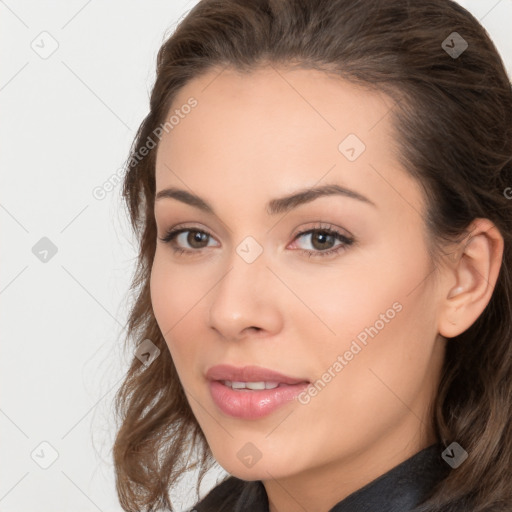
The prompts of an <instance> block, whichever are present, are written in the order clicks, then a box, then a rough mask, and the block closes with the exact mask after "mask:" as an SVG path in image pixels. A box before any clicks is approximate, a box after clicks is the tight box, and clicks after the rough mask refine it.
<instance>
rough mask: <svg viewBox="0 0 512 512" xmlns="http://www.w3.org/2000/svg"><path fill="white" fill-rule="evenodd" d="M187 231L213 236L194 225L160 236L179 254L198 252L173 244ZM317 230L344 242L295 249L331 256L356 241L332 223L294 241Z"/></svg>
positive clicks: (309, 232) (310, 231) (296, 237)
mask: <svg viewBox="0 0 512 512" xmlns="http://www.w3.org/2000/svg"><path fill="white" fill-rule="evenodd" d="M187 231H190V232H196V233H202V234H205V235H207V236H208V237H211V235H210V234H209V233H208V232H207V231H204V230H202V229H194V228H192V227H186V228H180V227H176V228H173V229H171V230H169V231H168V232H167V233H166V235H165V236H164V237H163V238H160V240H161V241H162V242H164V243H166V244H170V245H171V248H172V250H173V251H174V253H175V254H178V255H182V254H192V253H196V254H197V253H198V252H199V251H200V250H201V249H183V248H181V247H175V246H174V245H172V244H171V242H173V240H174V239H175V238H176V237H177V236H178V235H179V234H180V233H184V232H187ZM317 232H318V233H324V234H327V235H328V236H334V237H335V238H336V239H337V240H339V241H340V242H342V243H341V244H340V245H338V246H336V247H333V248H332V249H328V250H326V251H319V250H317V251H309V250H307V249H295V250H298V251H300V252H301V253H303V254H306V255H308V256H309V257H312V256H313V257H317V256H320V257H323V256H330V255H334V254H337V253H339V252H341V251H342V250H345V249H346V248H347V247H348V246H350V245H352V244H353V243H354V239H353V238H350V237H347V236H345V235H343V234H342V233H340V232H339V231H337V230H336V229H334V228H332V227H331V226H330V225H322V226H315V227H314V228H310V229H307V230H305V231H301V232H299V233H297V234H296V235H295V237H294V239H293V241H295V240H297V239H298V238H300V237H301V236H304V235H309V234H312V233H317Z"/></svg>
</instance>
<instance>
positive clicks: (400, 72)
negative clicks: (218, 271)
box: [113, 0, 512, 512]
mask: <svg viewBox="0 0 512 512" xmlns="http://www.w3.org/2000/svg"><path fill="white" fill-rule="evenodd" d="M453 32H458V33H459V34H460V35H461V36H462V37H463V38H464V40H465V41H467V43H468V48H467V49H466V50H465V51H464V52H463V53H462V54H461V55H460V56H458V57H452V56H451V55H449V54H448V53H447V52H446V51H445V50H444V49H443V47H442V43H443V41H444V40H445V39H446V38H447V37H448V36H449V35H451V34H452V33H453ZM156 64H157V69H156V79H155V84H154V86H153V89H152V92H151V97H150V110H149V113H148V114H147V116H146V117H145V118H144V120H143V121H142V123H141V125H140V126H139V129H138V131H137V134H136V136H135V140H134V142H133V144H132V146H131V148H130V157H129V158H128V159H127V161H126V165H125V170H126V173H125V176H124V182H123V190H122V195H123V199H124V201H125V205H126V208H127V212H128V214H129V217H130V221H131V227H132V228H133V230H134V232H135V234H136V236H137V241H138V243H139V252H138V259H137V265H136V269H135V271H134V274H133V281H132V285H131V288H130V290H131V292H132V293H133V297H134V301H133V304H131V306H130V308H131V309H130V315H129V319H128V324H127V333H126V339H125V348H126V347H129V350H130V352H131V353H132V354H133V353H134V352H135V350H136V348H137V347H138V346H139V344H140V343H142V341H143V340H146V339H150V340H151V341H152V342H153V343H154V344H155V345H156V346H157V347H158V348H159V349H160V351H161V353H160V355H159V356H158V357H157V358H156V359H155V360H154V361H153V362H152V363H151V365H150V366H148V367H147V368H144V366H143V365H141V363H140V361H139V359H138V358H137V357H135V356H133V360H132V362H131V365H130V367H129V369H128V370H127V374H126V376H125V379H124V381H123V383H122V385H121V387H120V388H119V390H118V391H117V393H116V396H115V414H116V418H117V419H118V421H119V422H120V427H119V429H118V431H117V434H116V438H115V443H114V447H113V459H114V465H115V473H116V489H117V493H118V497H119V499H120V503H121V505H122V507H123V509H124V510H126V511H140V510H144V511H146V510H147V511H153V510H155V507H159V508H157V510H158V509H160V508H162V507H166V508H167V509H169V510H171V511H172V510H174V509H173V507H172V503H171V500H170V497H169V493H170V491H171V490H172V489H173V488H174V486H175V485H176V483H177V481H178V480H179V478H180V477H182V476H183V475H184V474H185V472H187V471H188V470H191V469H196V468H197V469H199V472H198V479H197V487H196V492H197V494H198V495H199V486H200V483H201V481H202V479H203V477H204V475H205V473H206V472H207V471H208V470H209V469H210V468H211V467H212V466H213V465H214V463H215V460H214V458H213V455H212V453H211V451H210V449H209V446H208V444H207V441H206V438H205V436H204V434H203V432H202V430H201V428H200V426H199V424H198V422H197V421H196V419H195V417H194V415H193V413H192V411H191V408H190V407H189V404H188V402H187V399H186V396H185V394H184V391H183V389H182V386H181V383H180V380H179V377H178V374H177V371H176V368H175V366H174V363H173V360H172V358H171V356H170V353H169V350H168V348H167V346H166V342H165V340H164V338H163V336H162V333H161V331H160V329H159V327H158V325H157V322H156V319H155V316H154V313H153V309H152V304H151V298H150V285H149V282H150V274H151V267H152V263H153V258H154V254H155V248H156V238H157V234H156V224H155V218H154V210H153V209H154V197H155V160H156V151H157V148H158V145H156V146H155V147H153V148H152V149H151V150H150V151H149V152H148V154H147V155H146V156H145V157H144V158H140V157H138V158H135V156H136V155H139V154H140V150H141V148H143V147H147V145H148V140H150V139H151V140H153V139H152V135H154V134H155V133H158V132H157V130H158V128H159V127H161V126H162V125H163V124H164V123H165V120H166V117H167V116H168V114H169V111H170V108H171V105H172V103H173V99H174V98H175V96H176V94H177V93H178V91H179V90H180V89H181V88H182V87H184V86H185V85H186V84H187V83H188V82H189V81H190V80H191V79H193V78H197V77H199V76H200V75H202V74H204V73H206V72H208V71H212V70H216V69H218V70H219V72H221V71H222V70H223V69H226V68H228V67H229V68H230V69H233V70H237V71H239V72H242V73H250V72H252V71H254V70H256V69H257V68H258V67H261V66H273V65H276V66H286V67H288V68H293V67H297V68H301V69H311V70H313V69H314V70H320V71H323V72H325V73H329V74H334V75H336V76H338V77H340V78H343V79H345V80H346V81H348V82H350V83H353V84H356V85H359V86H362V87H365V88H370V89H373V90H376V91H381V92H383V93H385V94H387V95H388V96H389V97H390V98H392V100H393V103H394V107H393V109H392V111H391V112H390V114H389V116H390V119H391V123H392V126H393V129H394V131H395V140H396V141H397V147H398V151H397V158H398V159H399V161H400V163H401V164H402V165H403V167H404V169H406V170H407V172H409V173H410V174H411V176H413V177H414V178H416V179H417V181H418V182H419V183H420V184H421V187H422V189H423V190H424V193H425V198H426V204H427V212H426V214H425V225H426V226H427V232H428V234H429V238H430V239H431V240H432V243H433V247H434V248H435V254H434V256H435V257H436V258H438V259H440V258H441V256H443V255H446V254H445V253H444V252H443V250H442V248H443V247H446V243H448V242H450V241H452V242H456V241H460V240H461V239H462V238H461V237H463V236H465V235H466V234H467V228H468V226H469V225H470V223H471V222H472V221H473V220H474V219H476V218H488V219H490V220H491V221H492V222H493V223H494V224H495V226H496V227H497V229H498V230H499V232H500V233H501V235H502V237H503V239H504V252H503V259H502V263H501V267H500V271H499V275H498V280H497V283H496V286H495V288H494V290H493V294H492V297H491V299H490V302H489V304H488V305H487V307H486V308H485V309H484V311H483V312H482V314H481V315H480V316H479V317H478V319H477V320H476V321H475V322H474V323H473V325H471V327H470V328H468V329H467V330H466V331H465V332H463V333H461V334H460V335H458V336H456V337H454V338H452V339H450V340H449V343H448V344H447V347H446V353H445V360H444V363H443V368H442V374H441V378H440V382H439V387H438V393H437V396H436V397H435V399H434V402H433V403H432V404H431V413H432V414H431V415H432V426H433V428H434V429H435V433H436V435H437V437H438V439H439V440H440V442H441V443H442V444H443V446H445V447H446V446H448V445H449V444H450V443H451V442H453V441H456V442H457V443H459V444H460V445H461V446H462V447H463V448H464V449H465V450H466V451H467V452H468V454H469V457H468V459H467V460H466V461H465V462H464V463H463V464H462V465H461V466H459V467H458V468H457V469H456V470H452V471H450V472H449V473H448V475H447V476H446V477H445V478H444V479H443V480H442V481H441V482H440V483H439V485H437V486H436V487H435V488H434V490H433V492H432V493H431V495H430V497H429V499H428V500H426V501H425V502H424V503H423V504H422V505H421V508H420V509H418V510H421V511H422V512H441V511H443V512H448V511H454V510H471V511H472V512H483V511H486V512H489V511H493V512H494V511H505V510H511V509H512V484H511V468H512V314H511V313H512V280H511V269H512V243H511V242H512V240H511V237H512V202H511V199H510V197H509V194H507V193H506V191H507V190H509V191H510V190H511V189H510V188H509V187H511V186H512V164H511V162H512V90H511V84H510V80H509V78H508V76H507V73H506V71H505V69H504V65H503V62H502V60H501V58H500V56H499V53H498V51H497V49H496V47H495V46H494V44H493V42H492V41H491V39H490V37H489V36H488V34H487V32H486V31H485V29H484V28H483V27H482V26H481V25H480V23H479V22H478V21H477V20H476V19H475V18H474V17H473V16H472V15H471V14H470V13H468V12H467V11H466V10H465V9H463V8H462V7H461V6H459V5H458V4H456V3H455V2H453V1H451V0H414V1H405V0H201V1H199V3H197V4H196V5H195V6H194V7H193V8H192V9H191V10H190V11H189V12H188V14H187V15H186V16H185V17H184V18H183V19H182V20H181V21H180V22H179V24H178V25H177V27H176V29H175V30H174V32H173V34H172V35H171V36H170V37H169V38H168V39H167V40H165V42H164V43H163V45H162V46H161V48H160V50H159V52H158V56H157V63H156ZM153 145H154V144H153ZM142 154H144V152H143V153H142ZM193 451H195V461H194V462H192V460H191V454H192V452H193Z"/></svg>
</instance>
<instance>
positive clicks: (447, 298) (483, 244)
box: [438, 219, 503, 338]
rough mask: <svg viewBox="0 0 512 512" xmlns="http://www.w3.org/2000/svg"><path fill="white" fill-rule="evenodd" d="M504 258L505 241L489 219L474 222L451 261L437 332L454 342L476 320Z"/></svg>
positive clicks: (488, 299) (487, 300)
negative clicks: (453, 339) (454, 338)
mask: <svg viewBox="0 0 512 512" xmlns="http://www.w3.org/2000/svg"><path fill="white" fill-rule="evenodd" d="M502 258H503V237H502V236H501V233H500V232H499V230H498V228H497V227H496V226H495V225H494V224H493V223H492V222H491V221H490V220H489V219H475V220H474V221H473V222H472V223H471V225H470V227H469V235H467V237H466V238H465V239H464V240H462V242H460V243H459V244H458V246H457V249H456V252H455V253H454V254H453V255H452V257H450V261H449V262H448V267H447V273H446V275H445V279H444V280H443V282H445V283H446V285H445V286H442V287H441V288H442V293H443V297H442V300H441V305H440V309H439V315H438V331H439V333H440V334H441V335H442V336H444V337H446V338H453V337H454V336H457V335H459V334H461V333H463V332H464V331H465V330H466V329H468V328H469V327H471V325H472V324H473V323H474V322H475V321H476V320H477V318H478V317H479V316H480V315H481V313H482V312H483V310H484V309H485V307H486V306H487V304H488V303H489V301H490V300H491V296H492V292H493V290H494V287H495V285H496V280H497V279H498V274H499V270H500V267H501V262H502Z"/></svg>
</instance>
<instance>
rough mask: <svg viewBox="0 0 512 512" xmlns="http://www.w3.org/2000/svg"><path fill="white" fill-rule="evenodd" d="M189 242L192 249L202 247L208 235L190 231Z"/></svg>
mask: <svg viewBox="0 0 512 512" xmlns="http://www.w3.org/2000/svg"><path fill="white" fill-rule="evenodd" d="M187 238H188V240H187V242H188V243H189V244H190V246H191V247H195V248H197V247H201V242H204V241H205V240H206V239H207V238H208V235H207V234H206V233H200V232H199V231H190V233H189V235H188V237H187Z"/></svg>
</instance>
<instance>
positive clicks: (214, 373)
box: [206, 364, 310, 391]
mask: <svg viewBox="0 0 512 512" xmlns="http://www.w3.org/2000/svg"><path fill="white" fill-rule="evenodd" d="M206 378H207V379H208V380H213V381H218V382H221V383H222V384H224V385H225V386H226V387H229V388H231V389H248V390H252V391H261V390H264V389H275V388H277V387H283V386H293V385H296V384H305V383H307V384H309V383H310V382H309V380H307V379H304V378H299V377H291V376H289V375H285V374H283V373H281V372H277V371H275V370H271V369H270V368H263V367H260V366H243V367H236V366H232V365H228V364H221V365H215V366H212V367H211V368H209V369H208V371H207V372H206Z"/></svg>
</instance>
